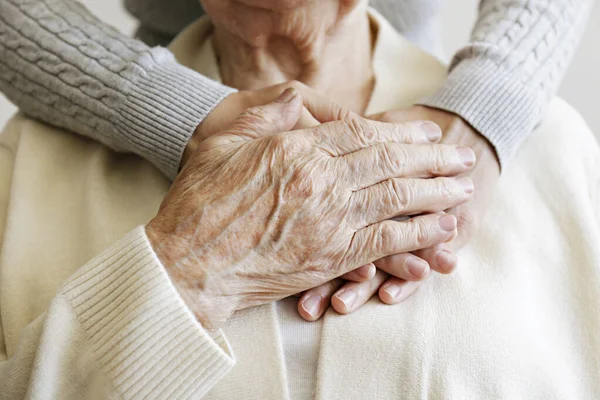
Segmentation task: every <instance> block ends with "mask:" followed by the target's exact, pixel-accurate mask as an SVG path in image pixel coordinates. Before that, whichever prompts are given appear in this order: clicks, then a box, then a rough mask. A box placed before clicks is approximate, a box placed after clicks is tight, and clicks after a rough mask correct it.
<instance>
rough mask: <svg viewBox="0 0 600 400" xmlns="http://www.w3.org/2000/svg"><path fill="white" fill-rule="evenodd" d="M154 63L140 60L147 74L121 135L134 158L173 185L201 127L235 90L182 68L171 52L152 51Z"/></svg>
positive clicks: (131, 96) (126, 106) (126, 110)
mask: <svg viewBox="0 0 600 400" xmlns="http://www.w3.org/2000/svg"><path fill="white" fill-rule="evenodd" d="M151 57H152V61H153V62H148V57H146V59H145V60H138V62H139V63H140V64H141V66H142V67H143V69H144V70H145V73H142V74H141V77H140V78H138V79H137V80H136V81H135V83H134V84H133V85H132V86H131V87H130V89H129V92H128V93H127V99H126V101H125V102H124V103H123V105H122V106H121V110H120V112H119V124H118V129H119V131H120V133H121V134H123V135H124V136H125V137H126V138H127V139H128V141H129V142H130V144H131V146H132V147H133V149H132V151H133V152H134V153H136V154H139V155H141V156H142V157H144V158H145V159H147V160H150V161H151V162H152V163H153V164H154V165H156V166H157V167H158V168H159V169H160V170H161V171H162V172H163V173H164V174H165V175H167V176H168V177H169V178H171V179H173V178H175V176H176V175H177V173H178V171H179V165H180V163H181V157H182V155H183V151H184V150H185V146H186V145H187V143H188V141H189V140H190V138H191V136H192V134H193V133H194V130H195V129H196V127H197V126H198V125H199V124H200V122H201V121H202V120H203V119H204V118H205V117H206V116H207V115H208V113H210V112H211V111H212V109H213V108H214V107H215V106H216V105H217V104H219V103H220V102H221V100H223V98H224V97H225V96H227V95H228V94H230V93H232V92H234V91H235V90H234V89H231V88H229V87H227V86H224V85H222V84H220V83H218V82H215V81H213V80H211V79H208V78H206V77H204V76H203V75H200V74H198V73H197V72H195V71H192V70H191V69H189V68H186V67H184V66H182V65H180V64H178V63H177V61H176V60H175V58H174V57H173V55H172V54H171V52H169V51H168V50H167V49H163V48H155V49H152V51H151Z"/></svg>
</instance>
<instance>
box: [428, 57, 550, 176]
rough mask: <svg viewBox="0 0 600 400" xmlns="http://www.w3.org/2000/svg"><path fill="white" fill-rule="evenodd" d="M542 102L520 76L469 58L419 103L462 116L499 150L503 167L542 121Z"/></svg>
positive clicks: (489, 63) (483, 60)
mask: <svg viewBox="0 0 600 400" xmlns="http://www.w3.org/2000/svg"><path fill="white" fill-rule="evenodd" d="M538 102H539V99H538V98H537V97H536V95H535V94H534V92H532V91H531V89H529V88H527V87H525V86H524V85H522V84H521V82H520V81H519V77H517V76H515V75H514V74H512V73H511V72H510V71H507V70H506V69H505V67H499V66H498V65H496V64H495V63H494V62H492V61H490V60H488V59H483V58H481V59H466V60H463V61H461V62H460V63H458V64H457V65H456V67H454V69H453V70H452V71H451V72H450V75H449V76H448V79H447V80H446V83H445V84H444V86H442V88H441V89H440V90H439V91H438V92H437V93H435V94H434V95H433V96H430V97H428V98H425V99H424V100H422V101H420V102H419V104H422V105H425V106H429V107H435V108H439V109H442V110H446V111H450V112H453V113H455V114H458V115H460V116H461V117H462V118H464V119H465V120H466V121H467V122H469V123H470V124H471V125H472V126H473V127H474V128H475V129H477V131H479V132H480V133H481V134H482V135H483V136H485V137H486V138H487V139H488V140H489V141H490V143H491V144H492V145H493V146H494V148H495V149H496V153H497V154H498V158H499V160H500V164H501V165H500V166H501V167H504V166H506V164H507V163H508V161H509V160H510V159H511V157H512V156H513V155H514V153H515V152H516V151H517V149H518V148H519V146H520V145H521V143H522V142H523V140H525V138H526V137H527V136H529V134H530V133H531V132H532V131H533V129H534V127H535V124H537V122H538V121H539V117H540V116H539V113H540V111H539V110H540V109H541V107H539V103H538Z"/></svg>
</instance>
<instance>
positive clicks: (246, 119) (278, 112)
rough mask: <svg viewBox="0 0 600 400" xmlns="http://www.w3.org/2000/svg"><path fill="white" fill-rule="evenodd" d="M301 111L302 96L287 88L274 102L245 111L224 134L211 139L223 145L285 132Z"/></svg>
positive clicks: (291, 127)
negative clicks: (228, 142)
mask: <svg viewBox="0 0 600 400" xmlns="http://www.w3.org/2000/svg"><path fill="white" fill-rule="evenodd" d="M302 109H303V107H302V96H301V95H300V94H299V93H298V91H297V90H296V89H294V88H287V89H286V90H285V91H284V92H283V93H282V94H281V95H280V96H279V98H278V99H277V100H275V101H274V102H271V103H268V104H266V105H262V106H257V107H252V108H249V109H247V110H246V111H245V112H243V113H242V114H241V115H240V116H239V117H238V118H236V120H235V121H234V122H233V123H232V125H231V127H230V128H229V129H228V130H227V131H226V132H223V133H221V134H218V135H215V136H213V137H212V138H215V139H214V140H219V141H220V143H223V140H228V141H230V142H233V141H240V140H252V139H258V138H261V137H264V136H269V135H274V134H277V133H281V132H287V131H290V130H292V129H293V128H294V126H295V125H296V124H297V123H298V120H299V119H300V116H301V113H302ZM212 138H211V139H212Z"/></svg>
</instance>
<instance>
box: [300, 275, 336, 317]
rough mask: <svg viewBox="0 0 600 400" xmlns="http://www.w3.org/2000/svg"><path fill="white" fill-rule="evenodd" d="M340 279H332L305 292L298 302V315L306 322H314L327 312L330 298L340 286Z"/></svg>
mask: <svg viewBox="0 0 600 400" xmlns="http://www.w3.org/2000/svg"><path fill="white" fill-rule="evenodd" d="M343 283H344V281H343V280H342V279H334V280H332V281H329V282H327V283H324V284H322V285H320V286H317V287H316V288H313V289H310V290H307V291H306V292H304V294H303V295H302V296H301V297H300V300H298V313H299V314H300V316H301V317H302V318H303V319H305V320H306V321H316V320H318V319H319V318H321V316H322V315H323V314H324V313H325V311H327V308H329V304H330V302H331V296H332V295H333V294H334V293H335V291H336V290H337V289H338V288H339V287H340V286H342V284H343Z"/></svg>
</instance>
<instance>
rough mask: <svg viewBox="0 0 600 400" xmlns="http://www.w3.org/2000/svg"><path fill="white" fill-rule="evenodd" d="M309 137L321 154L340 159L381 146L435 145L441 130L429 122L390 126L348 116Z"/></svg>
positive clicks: (325, 125)
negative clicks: (384, 144)
mask: <svg viewBox="0 0 600 400" xmlns="http://www.w3.org/2000/svg"><path fill="white" fill-rule="evenodd" d="M312 136H313V139H314V141H315V142H316V143H317V144H318V145H319V146H320V147H321V148H322V149H323V150H324V151H326V152H327V153H329V154H331V155H332V156H334V157H340V156H344V155H347V154H351V153H354V152H356V151H358V150H362V149H365V148H369V147H371V146H374V145H377V144H383V143H403V144H430V143H435V142H437V141H439V140H440V138H441V137H442V130H441V129H440V127H439V126H437V125H436V124H434V123H433V122H429V121H411V122H405V123H398V124H390V123H384V122H379V121H371V120H367V119H365V118H361V117H359V116H356V115H353V114H351V115H350V116H348V117H346V118H345V119H343V120H341V121H337V122H328V123H325V124H322V125H320V126H319V127H317V128H313V129H312Z"/></svg>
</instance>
